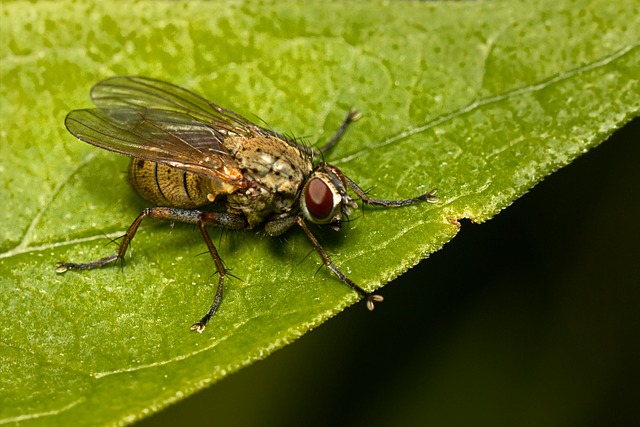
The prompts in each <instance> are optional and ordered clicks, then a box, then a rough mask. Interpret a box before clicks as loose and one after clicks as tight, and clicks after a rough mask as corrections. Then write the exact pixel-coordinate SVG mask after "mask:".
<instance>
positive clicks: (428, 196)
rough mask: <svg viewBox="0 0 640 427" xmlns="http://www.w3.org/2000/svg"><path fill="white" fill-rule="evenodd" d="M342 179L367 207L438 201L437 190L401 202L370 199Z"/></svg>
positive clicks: (355, 185) (362, 191) (361, 190)
mask: <svg viewBox="0 0 640 427" xmlns="http://www.w3.org/2000/svg"><path fill="white" fill-rule="evenodd" d="M344 178H345V180H346V181H347V185H349V188H351V189H352V190H353V192H354V193H356V194H357V195H358V197H360V199H362V201H363V202H364V203H367V204H369V205H378V206H388V207H397V206H407V205H412V204H414V203H417V202H421V201H423V200H424V201H427V202H429V203H437V202H438V201H439V200H440V199H438V197H437V196H436V194H437V193H438V190H435V189H434V190H431V191H429V192H427V193H424V194H421V195H419V196H417V197H413V198H411V199H401V200H381V199H372V198H371V197H369V195H368V194H367V193H366V192H365V191H364V190H363V189H362V188H360V187H358V184H356V183H355V182H353V181H351V180H350V179H349V178H347V177H346V176H345V177H344Z"/></svg>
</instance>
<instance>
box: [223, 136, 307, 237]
mask: <svg viewBox="0 0 640 427" xmlns="http://www.w3.org/2000/svg"><path fill="white" fill-rule="evenodd" d="M224 145H225V147H226V148H227V149H228V150H229V152H230V154H231V155H232V156H233V157H234V158H235V159H236V161H237V162H238V164H239V165H240V168H241V169H242V172H243V175H244V178H245V179H247V180H248V181H251V182H252V183H253V185H252V186H250V187H248V188H246V189H242V190H239V191H237V192H235V193H234V194H231V195H229V197H228V199H227V200H228V201H229V207H230V209H231V210H233V211H241V212H242V213H243V214H244V215H245V216H246V217H247V220H248V221H249V223H250V225H251V226H255V225H257V224H259V223H261V222H263V221H264V220H265V219H267V218H268V217H270V216H272V215H273V214H279V213H283V212H289V211H290V210H291V209H292V207H293V206H294V205H295V203H296V201H297V199H298V197H299V195H300V189H301V187H302V185H304V183H305V181H306V178H307V177H308V176H309V174H310V173H311V172H312V170H313V164H312V163H311V160H310V159H309V157H308V156H307V155H306V154H304V153H303V152H302V151H301V150H300V149H299V148H298V147H296V146H294V145H292V144H290V143H288V142H286V141H284V140H282V139H280V138H277V137H273V136H264V135H261V136H256V137H254V138H242V137H229V138H227V139H225V140H224Z"/></svg>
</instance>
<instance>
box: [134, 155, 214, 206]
mask: <svg viewBox="0 0 640 427" xmlns="http://www.w3.org/2000/svg"><path fill="white" fill-rule="evenodd" d="M129 181H130V182H131V185H133V188H135V189H136V191H137V192H138V193H139V194H140V195H141V196H142V197H144V198H145V199H147V200H148V201H150V202H153V203H155V204H156V205H158V206H167V207H176V208H197V207H200V206H204V205H206V204H209V203H211V201H210V200H209V199H208V198H207V193H208V192H207V190H206V182H205V181H206V178H204V177H201V176H200V175H196V174H194V173H190V172H186V171H183V170H181V169H176V168H174V167H171V166H167V165H163V164H160V163H155V162H150V161H147V160H142V159H133V160H132V161H131V166H130V167H129Z"/></svg>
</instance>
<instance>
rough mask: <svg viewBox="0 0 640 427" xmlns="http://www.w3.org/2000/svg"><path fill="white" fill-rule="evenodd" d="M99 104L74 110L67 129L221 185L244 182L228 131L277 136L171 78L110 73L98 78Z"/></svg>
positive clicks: (95, 92) (96, 94)
mask: <svg viewBox="0 0 640 427" xmlns="http://www.w3.org/2000/svg"><path fill="white" fill-rule="evenodd" d="M91 97H92V99H93V101H94V103H95V104H96V106H97V107H98V108H96V109H87V110H76V111H72V112H71V113H69V114H68V115H67V118H66V120H65V125H66V126H67V129H68V130H69V131H70V132H71V133H72V134H73V135H75V136H76V137H78V138H79V139H81V140H83V141H85V142H88V143H89V144H92V145H95V146H98V147H100V148H104V149H106V150H110V151H114V152H117V153H121V154H125V155H128V156H131V157H136V158H141V159H145V160H149V161H153V162H158V163H163V164H167V165H170V166H174V167H177V168H180V169H184V170H187V171H189V172H193V173H197V174H199V175H204V176H207V177H209V178H212V179H214V180H218V181H221V182H220V184H221V185H219V187H220V188H225V189H228V188H229V185H231V186H232V187H233V188H240V187H242V186H243V185H245V184H246V183H244V181H243V179H242V173H241V170H240V167H239V166H238V164H237V162H236V161H235V159H234V158H233V157H232V156H231V155H230V154H229V153H228V151H227V150H226V148H225V147H224V144H223V141H224V139H225V138H227V137H229V136H234V135H235V136H243V137H253V136H258V135H270V136H277V135H276V134H275V133H273V132H271V131H268V130H266V129H263V128H261V127H259V126H256V125H254V124H252V123H250V122H249V121H247V120H246V119H244V118H243V117H241V116H240V115H238V114H236V113H234V112H232V111H229V110H225V109H223V108H221V107H219V106H217V105H216V104H214V103H212V102H209V101H207V100H206V99H204V98H202V97H200V96H198V95H196V94H194V93H192V92H189V91H187V90H186V89H183V88H180V87H178V86H175V85H172V84H170V83H165V82H161V81H158V80H153V79H147V78H142V77H113V78H110V79H107V80H103V81H101V82H99V83H97V84H96V85H95V86H94V87H93V89H92V90H91Z"/></svg>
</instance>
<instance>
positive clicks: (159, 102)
mask: <svg viewBox="0 0 640 427" xmlns="http://www.w3.org/2000/svg"><path fill="white" fill-rule="evenodd" d="M91 99H93V102H94V104H95V105H96V107H98V108H99V109H102V110H111V109H123V108H124V109H135V110H142V109H156V110H165V111H174V112H176V113H182V114H185V115H187V116H190V117H192V118H193V119H195V120H196V121H199V122H202V123H205V124H207V125H210V126H212V127H214V128H215V129H217V130H219V131H221V132H223V133H226V134H236V135H240V136H246V137H251V136H258V135H269V136H275V137H279V138H282V136H280V135H278V134H276V133H274V132H272V131H269V130H267V129H263V128H261V127H260V126H257V125H255V124H253V123H251V122H250V121H248V120H247V119H245V118H244V117H242V116H240V115H239V114H237V113H234V112H233V111H231V110H227V109H224V108H222V107H220V106H219V105H217V104H214V103H213V102H211V101H208V100H207V99H205V98H203V97H201V96H200V95H197V94H195V93H193V92H190V91H188V90H187V89H184V88H182V87H180V86H176V85H174V84H171V83H167V82H163V81H161V80H155V79H150V78H146V77H136V76H118V77H111V78H108V79H106V80H103V81H101V82H98V83H97V84H96V85H95V86H93V88H92V89H91Z"/></svg>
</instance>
